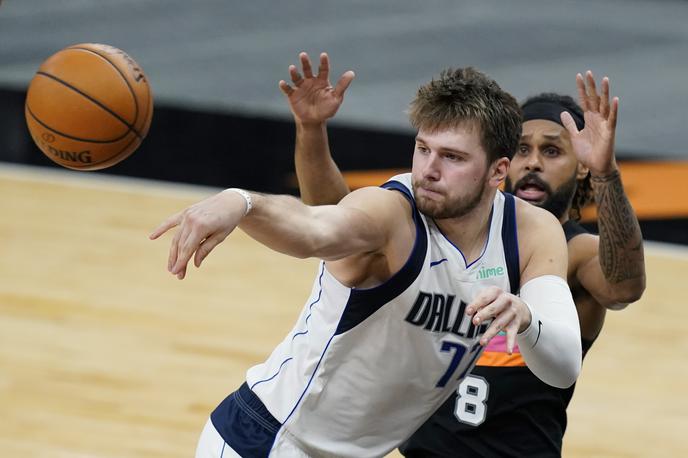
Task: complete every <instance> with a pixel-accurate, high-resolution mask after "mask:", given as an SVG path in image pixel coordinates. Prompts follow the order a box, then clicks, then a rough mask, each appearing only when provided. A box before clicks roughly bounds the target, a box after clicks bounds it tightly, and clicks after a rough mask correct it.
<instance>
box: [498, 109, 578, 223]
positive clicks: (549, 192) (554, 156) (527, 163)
mask: <svg viewBox="0 0 688 458" xmlns="http://www.w3.org/2000/svg"><path fill="white" fill-rule="evenodd" d="M577 177H578V160H577V159H576V155H575V154H574V152H573V146H572V145H571V137H570V135H569V133H568V131H567V130H566V129H565V128H564V127H562V126H560V125H559V124H557V123H555V122H552V121H547V120H544V119H534V120H532V121H526V122H524V123H523V134H522V136H521V143H520V145H519V148H518V151H517V152H516V154H515V155H514V158H513V159H512V160H511V167H510V168H509V175H508V176H507V179H506V184H505V190H506V191H507V192H511V193H513V194H515V195H516V196H518V197H520V198H521V199H523V200H525V201H528V202H530V203H532V204H534V205H537V206H539V207H542V208H544V209H546V210H549V211H550V212H551V213H553V214H554V216H556V217H557V218H561V217H562V215H564V214H568V211H569V208H570V206H571V199H572V198H573V195H574V194H575V192H576V186H577Z"/></svg>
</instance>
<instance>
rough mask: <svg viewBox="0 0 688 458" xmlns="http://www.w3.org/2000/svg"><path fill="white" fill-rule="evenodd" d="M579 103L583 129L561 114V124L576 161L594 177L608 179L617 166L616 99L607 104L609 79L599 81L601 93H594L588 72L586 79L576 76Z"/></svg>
mask: <svg viewBox="0 0 688 458" xmlns="http://www.w3.org/2000/svg"><path fill="white" fill-rule="evenodd" d="M576 86H577V87H578V101H579V103H580V105H581V108H583V114H584V118H585V128H584V129H583V130H581V131H580V132H579V131H578V129H577V128H576V124H575V122H574V121H573V118H572V117H571V115H570V114H569V113H567V112H563V113H562V114H561V121H562V122H563V123H564V126H565V127H566V130H568V132H569V134H570V135H571V143H572V144H573V150H574V152H575V154H576V156H577V158H578V160H579V161H580V162H581V164H583V165H584V166H586V167H587V168H588V169H590V172H591V174H592V175H593V176H608V175H610V174H611V173H613V172H614V171H615V170H616V168H617V166H616V159H615V158H614V138H615V136H616V118H617V113H618V110H619V98H618V97H614V98H613V99H612V100H611V102H610V101H609V78H607V77H606V76H605V77H604V78H602V94H601V95H600V94H598V93H597V87H596V86H595V77H594V76H593V74H592V72H591V71H590V70H588V71H587V72H586V73H585V78H583V75H581V74H580V73H579V74H577V75H576Z"/></svg>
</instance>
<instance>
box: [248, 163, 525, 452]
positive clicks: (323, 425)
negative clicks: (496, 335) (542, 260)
mask: <svg viewBox="0 0 688 458" xmlns="http://www.w3.org/2000/svg"><path fill="white" fill-rule="evenodd" d="M383 187H385V188H389V189H392V191H390V192H397V191H401V192H402V193H404V195H405V196H406V197H407V198H408V199H409V200H410V202H411V203H412V206H413V213H414V219H415V223H416V241H415V244H414V247H413V250H412V253H411V255H410V256H409V259H408V260H407V262H406V264H405V265H404V266H403V267H402V269H401V270H400V271H399V272H398V273H397V274H395V275H394V276H393V277H392V278H390V279H389V280H388V281H387V282H386V283H384V284H382V285H380V286H377V287H374V288H370V289H357V288H349V287H346V286H344V285H342V284H341V283H340V282H339V281H337V279H336V278H334V277H333V276H332V275H331V274H330V273H329V272H328V271H327V268H326V265H325V263H324V262H322V263H321V264H320V268H319V272H318V274H317V277H316V279H315V282H314V285H313V290H312V292H311V295H310V298H309V299H308V301H307V303H306V305H305V307H304V309H303V311H302V312H301V315H300V316H299V319H298V321H297V323H296V325H295V326H294V328H293V330H292V332H290V333H289V335H287V337H286V338H285V339H284V340H283V341H282V342H281V343H280V344H279V345H278V346H277V348H276V349H275V350H274V351H273V352H272V355H270V357H269V358H268V360H267V361H266V362H265V363H263V364H260V365H258V366H255V367H252V368H251V369H249V370H248V372H247V376H246V380H247V383H248V386H249V387H250V388H251V390H252V391H253V392H254V393H255V394H256V395H257V396H258V397H259V398H260V400H261V401H262V402H263V403H264V404H265V406H266V407H267V409H268V410H269V411H270V413H271V414H272V415H273V416H274V417H275V418H276V419H277V420H278V421H279V422H280V423H282V427H281V428H280V430H279V432H278V435H282V434H287V435H289V437H290V439H291V440H293V441H294V442H296V443H297V444H298V445H299V446H300V447H302V448H303V450H304V451H305V452H306V453H308V454H309V455H311V456H337V457H356V458H361V457H379V456H383V455H385V454H386V453H388V452H389V451H391V450H393V449H394V448H395V447H397V446H398V445H399V444H400V443H401V442H403V441H404V440H405V439H406V438H407V437H408V436H410V435H411V434H412V433H413V432H414V431H415V430H416V429H417V428H418V427H419V426H420V425H421V424H422V423H423V422H424V421H425V420H426V419H427V418H428V417H429V416H430V415H431V414H432V413H433V412H434V411H435V410H436V409H437V408H438V407H439V406H440V405H441V404H442V402H443V401H444V400H445V399H446V398H447V397H448V396H449V395H450V394H451V393H452V391H453V390H454V389H455V388H456V385H457V383H458V382H459V381H460V380H461V379H462V378H463V377H464V376H465V375H466V374H467V373H468V371H469V370H470V369H471V368H472V366H473V364H474V363H475V361H476V360H477V359H478V357H479V355H480V353H481V350H482V347H481V346H480V344H479V343H478V341H479V338H480V336H481V335H482V334H483V333H484V331H485V330H486V329H487V324H486V323H484V324H482V325H481V326H478V327H476V326H474V325H473V324H472V322H471V320H470V317H468V316H466V315H465V309H466V305H467V304H468V303H470V302H471V300H472V298H473V296H474V295H475V294H476V293H477V292H478V291H480V290H481V289H482V288H484V287H486V286H489V285H496V286H498V287H500V288H502V289H503V290H506V291H515V290H517V289H518V285H517V284H515V285H512V284H511V283H518V280H517V279H518V248H517V244H516V229H515V228H516V226H515V217H514V211H513V207H514V206H513V198H512V197H511V196H508V195H506V196H505V195H504V194H502V193H501V192H497V194H496V196H495V199H494V204H493V209H492V215H491V219H490V230H489V236H488V239H487V242H486V245H485V247H484V251H483V253H482V255H481V256H480V257H479V258H478V259H477V260H475V261H473V262H471V263H470V264H469V265H466V261H465V259H464V256H463V254H462V253H461V251H460V250H459V249H458V248H457V247H456V246H454V245H453V244H452V242H450V241H449V240H448V239H447V238H446V237H445V236H444V235H443V234H442V232H441V231H440V229H439V228H438V227H437V226H436V225H435V223H434V222H433V220H432V219H431V218H426V217H425V216H423V215H421V214H420V213H419V212H418V211H417V210H416V209H415V201H414V200H413V193H412V188H411V176H410V174H404V175H398V176H396V177H393V178H392V180H391V181H389V182H388V183H386V184H385V185H383ZM507 201H508V202H507ZM505 202H506V203H507V207H508V211H507V212H506V217H505V211H504V209H505ZM505 246H506V247H507V248H505ZM514 269H515V272H514ZM510 276H511V277H512V278H511V282H510ZM512 286H513V287H512Z"/></svg>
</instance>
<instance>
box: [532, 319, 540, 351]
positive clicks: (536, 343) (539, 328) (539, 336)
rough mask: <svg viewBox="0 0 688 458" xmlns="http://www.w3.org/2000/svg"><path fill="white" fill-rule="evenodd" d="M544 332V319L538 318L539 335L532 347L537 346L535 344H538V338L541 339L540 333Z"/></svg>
mask: <svg viewBox="0 0 688 458" xmlns="http://www.w3.org/2000/svg"><path fill="white" fill-rule="evenodd" d="M541 332H542V321H540V320H538V335H537V337H536V338H535V343H534V344H533V346H532V347H531V348H535V345H537V343H538V340H540V333H541Z"/></svg>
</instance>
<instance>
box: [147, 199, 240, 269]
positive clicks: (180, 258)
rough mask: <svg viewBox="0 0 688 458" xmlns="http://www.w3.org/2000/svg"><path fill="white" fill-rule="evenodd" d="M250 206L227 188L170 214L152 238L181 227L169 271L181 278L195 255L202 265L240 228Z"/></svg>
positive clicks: (172, 250)
mask: <svg viewBox="0 0 688 458" xmlns="http://www.w3.org/2000/svg"><path fill="white" fill-rule="evenodd" d="M246 205H247V203H246V201H245V200H244V198H243V197H241V195H239V194H238V193H236V192H234V191H232V190H225V191H223V192H221V193H219V194H216V195H214V196H212V197H209V198H207V199H205V200H202V201H200V202H198V203H196V204H194V205H192V206H190V207H188V208H187V209H185V210H183V211H181V212H179V213H175V214H174V215H172V216H170V217H169V218H167V219H166V220H165V221H163V222H162V223H161V224H160V225H159V226H158V227H157V228H156V229H155V230H154V231H153V232H152V233H151V234H150V236H149V238H150V239H151V240H155V239H157V238H158V237H160V236H161V235H162V234H164V233H165V232H167V231H168V230H170V229H172V228H173V227H176V226H179V229H177V232H176V233H175V235H174V238H173V239H172V243H171V245H170V253H169V257H168V260H167V270H168V271H169V272H170V273H171V274H172V275H176V276H177V278H179V279H180V280H181V279H183V278H184V277H185V276H186V268H187V265H188V263H189V261H190V260H191V256H194V264H195V265H196V267H200V265H201V262H203V259H205V257H206V256H208V254H209V253H210V251H211V250H212V249H213V248H215V247H216V246H217V245H218V244H219V243H221V242H222V241H223V240H224V239H225V238H227V236H228V235H229V234H230V233H231V232H232V231H233V230H234V229H235V228H236V227H237V225H238V224H239V221H240V220H241V218H242V217H243V216H244V214H245V213H246Z"/></svg>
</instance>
